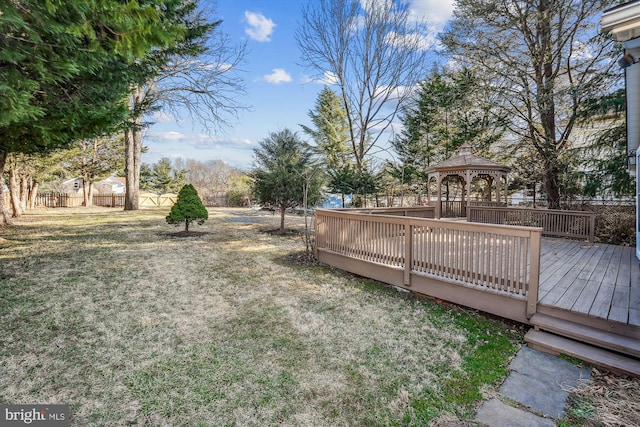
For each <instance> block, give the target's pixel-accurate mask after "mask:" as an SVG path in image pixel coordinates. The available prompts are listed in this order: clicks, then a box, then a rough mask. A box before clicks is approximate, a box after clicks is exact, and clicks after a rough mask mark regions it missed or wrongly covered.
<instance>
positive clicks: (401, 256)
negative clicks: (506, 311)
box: [316, 209, 542, 315]
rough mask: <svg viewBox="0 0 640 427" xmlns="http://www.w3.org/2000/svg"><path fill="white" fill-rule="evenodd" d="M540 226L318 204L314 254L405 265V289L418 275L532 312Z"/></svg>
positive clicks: (538, 262)
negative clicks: (521, 303)
mask: <svg viewBox="0 0 640 427" xmlns="http://www.w3.org/2000/svg"><path fill="white" fill-rule="evenodd" d="M541 231H542V230H541V229H540V228H525V227H511V226H500V225H497V226H496V225H487V224H470V223H465V222H456V221H446V220H433V219H423V218H415V217H406V216H405V217H397V216H386V215H370V214H364V213H355V212H349V211H343V210H340V211H334V210H325V209H317V210H316V254H317V255H318V258H319V259H320V260H321V261H323V256H322V255H323V254H324V253H330V254H332V256H333V255H338V256H341V257H346V258H351V259H356V260H360V261H366V262H369V263H374V264H376V265H383V266H386V267H388V268H391V269H398V270H403V272H404V275H403V278H404V280H403V282H404V283H403V285H404V287H407V288H410V287H411V284H412V283H411V281H412V276H413V275H419V276H426V277H430V278H434V279H437V280H439V281H442V282H447V283H450V284H460V285H463V286H466V287H472V288H476V289H481V290H485V291H489V292H495V293H500V294H501V295H508V296H511V297H515V298H521V299H525V300H527V314H528V315H531V314H533V313H534V312H535V309H536V304H537V299H538V281H539V271H540V239H541ZM341 265H345V266H348V261H345V263H342V264H341ZM369 277H371V276H369ZM373 278H374V279H378V280H381V279H380V278H379V277H373ZM383 281H384V280H383ZM401 285H402V284H401Z"/></svg>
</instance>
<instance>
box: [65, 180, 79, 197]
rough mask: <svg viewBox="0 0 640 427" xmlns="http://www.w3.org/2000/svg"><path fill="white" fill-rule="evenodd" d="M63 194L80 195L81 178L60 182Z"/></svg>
mask: <svg viewBox="0 0 640 427" xmlns="http://www.w3.org/2000/svg"><path fill="white" fill-rule="evenodd" d="M62 192H63V193H64V194H82V178H73V179H68V180H66V181H63V182H62Z"/></svg>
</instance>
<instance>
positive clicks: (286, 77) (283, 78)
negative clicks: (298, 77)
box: [263, 68, 292, 85]
mask: <svg viewBox="0 0 640 427" xmlns="http://www.w3.org/2000/svg"><path fill="white" fill-rule="evenodd" d="M263 79H264V80H265V81H266V82H267V83H272V84H276V85H277V84H280V83H289V82H290V81H291V80H292V79H291V75H290V74H289V73H287V72H286V71H285V70H284V68H274V69H273V72H272V73H271V74H267V75H266V76H264V77H263Z"/></svg>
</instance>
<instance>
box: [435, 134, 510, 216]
mask: <svg viewBox="0 0 640 427" xmlns="http://www.w3.org/2000/svg"><path fill="white" fill-rule="evenodd" d="M509 171H511V168H510V167H508V166H505V165H503V164H500V163H496V162H494V161H491V160H489V159H485V158H482V157H478V156H476V155H474V154H473V152H472V149H471V146H470V145H469V144H463V145H462V146H461V147H460V151H459V152H458V155H457V156H456V157H452V158H451V159H449V160H445V161H444V162H442V163H439V164H437V165H435V166H432V167H430V168H428V169H427V174H428V179H429V182H431V181H432V180H435V182H436V186H437V196H438V202H437V204H436V212H435V215H436V218H441V217H442V213H443V202H442V196H443V192H442V184H443V182H445V180H448V179H449V178H450V177H457V179H458V180H460V181H461V182H462V183H463V192H462V210H461V211H460V212H459V213H458V215H462V216H464V215H466V206H467V203H468V202H469V195H470V194H471V183H472V182H473V181H474V180H475V179H476V178H481V179H484V180H486V181H487V182H488V184H489V186H490V191H489V192H488V194H487V196H488V200H487V202H493V204H496V205H500V204H506V203H507V174H508V173H509ZM494 194H495V199H494V198H493V195H494ZM446 196H447V197H446V199H447V201H448V200H449V197H448V194H447V195H446Z"/></svg>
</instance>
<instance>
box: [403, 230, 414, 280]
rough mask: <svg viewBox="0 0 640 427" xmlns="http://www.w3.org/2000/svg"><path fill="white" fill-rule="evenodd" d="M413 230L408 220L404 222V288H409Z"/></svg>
mask: <svg viewBox="0 0 640 427" xmlns="http://www.w3.org/2000/svg"><path fill="white" fill-rule="evenodd" d="M412 253H413V228H412V227H411V222H410V220H406V221H404V279H403V283H404V285H405V286H407V287H410V286H411V265H412V264H413V254H412Z"/></svg>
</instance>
